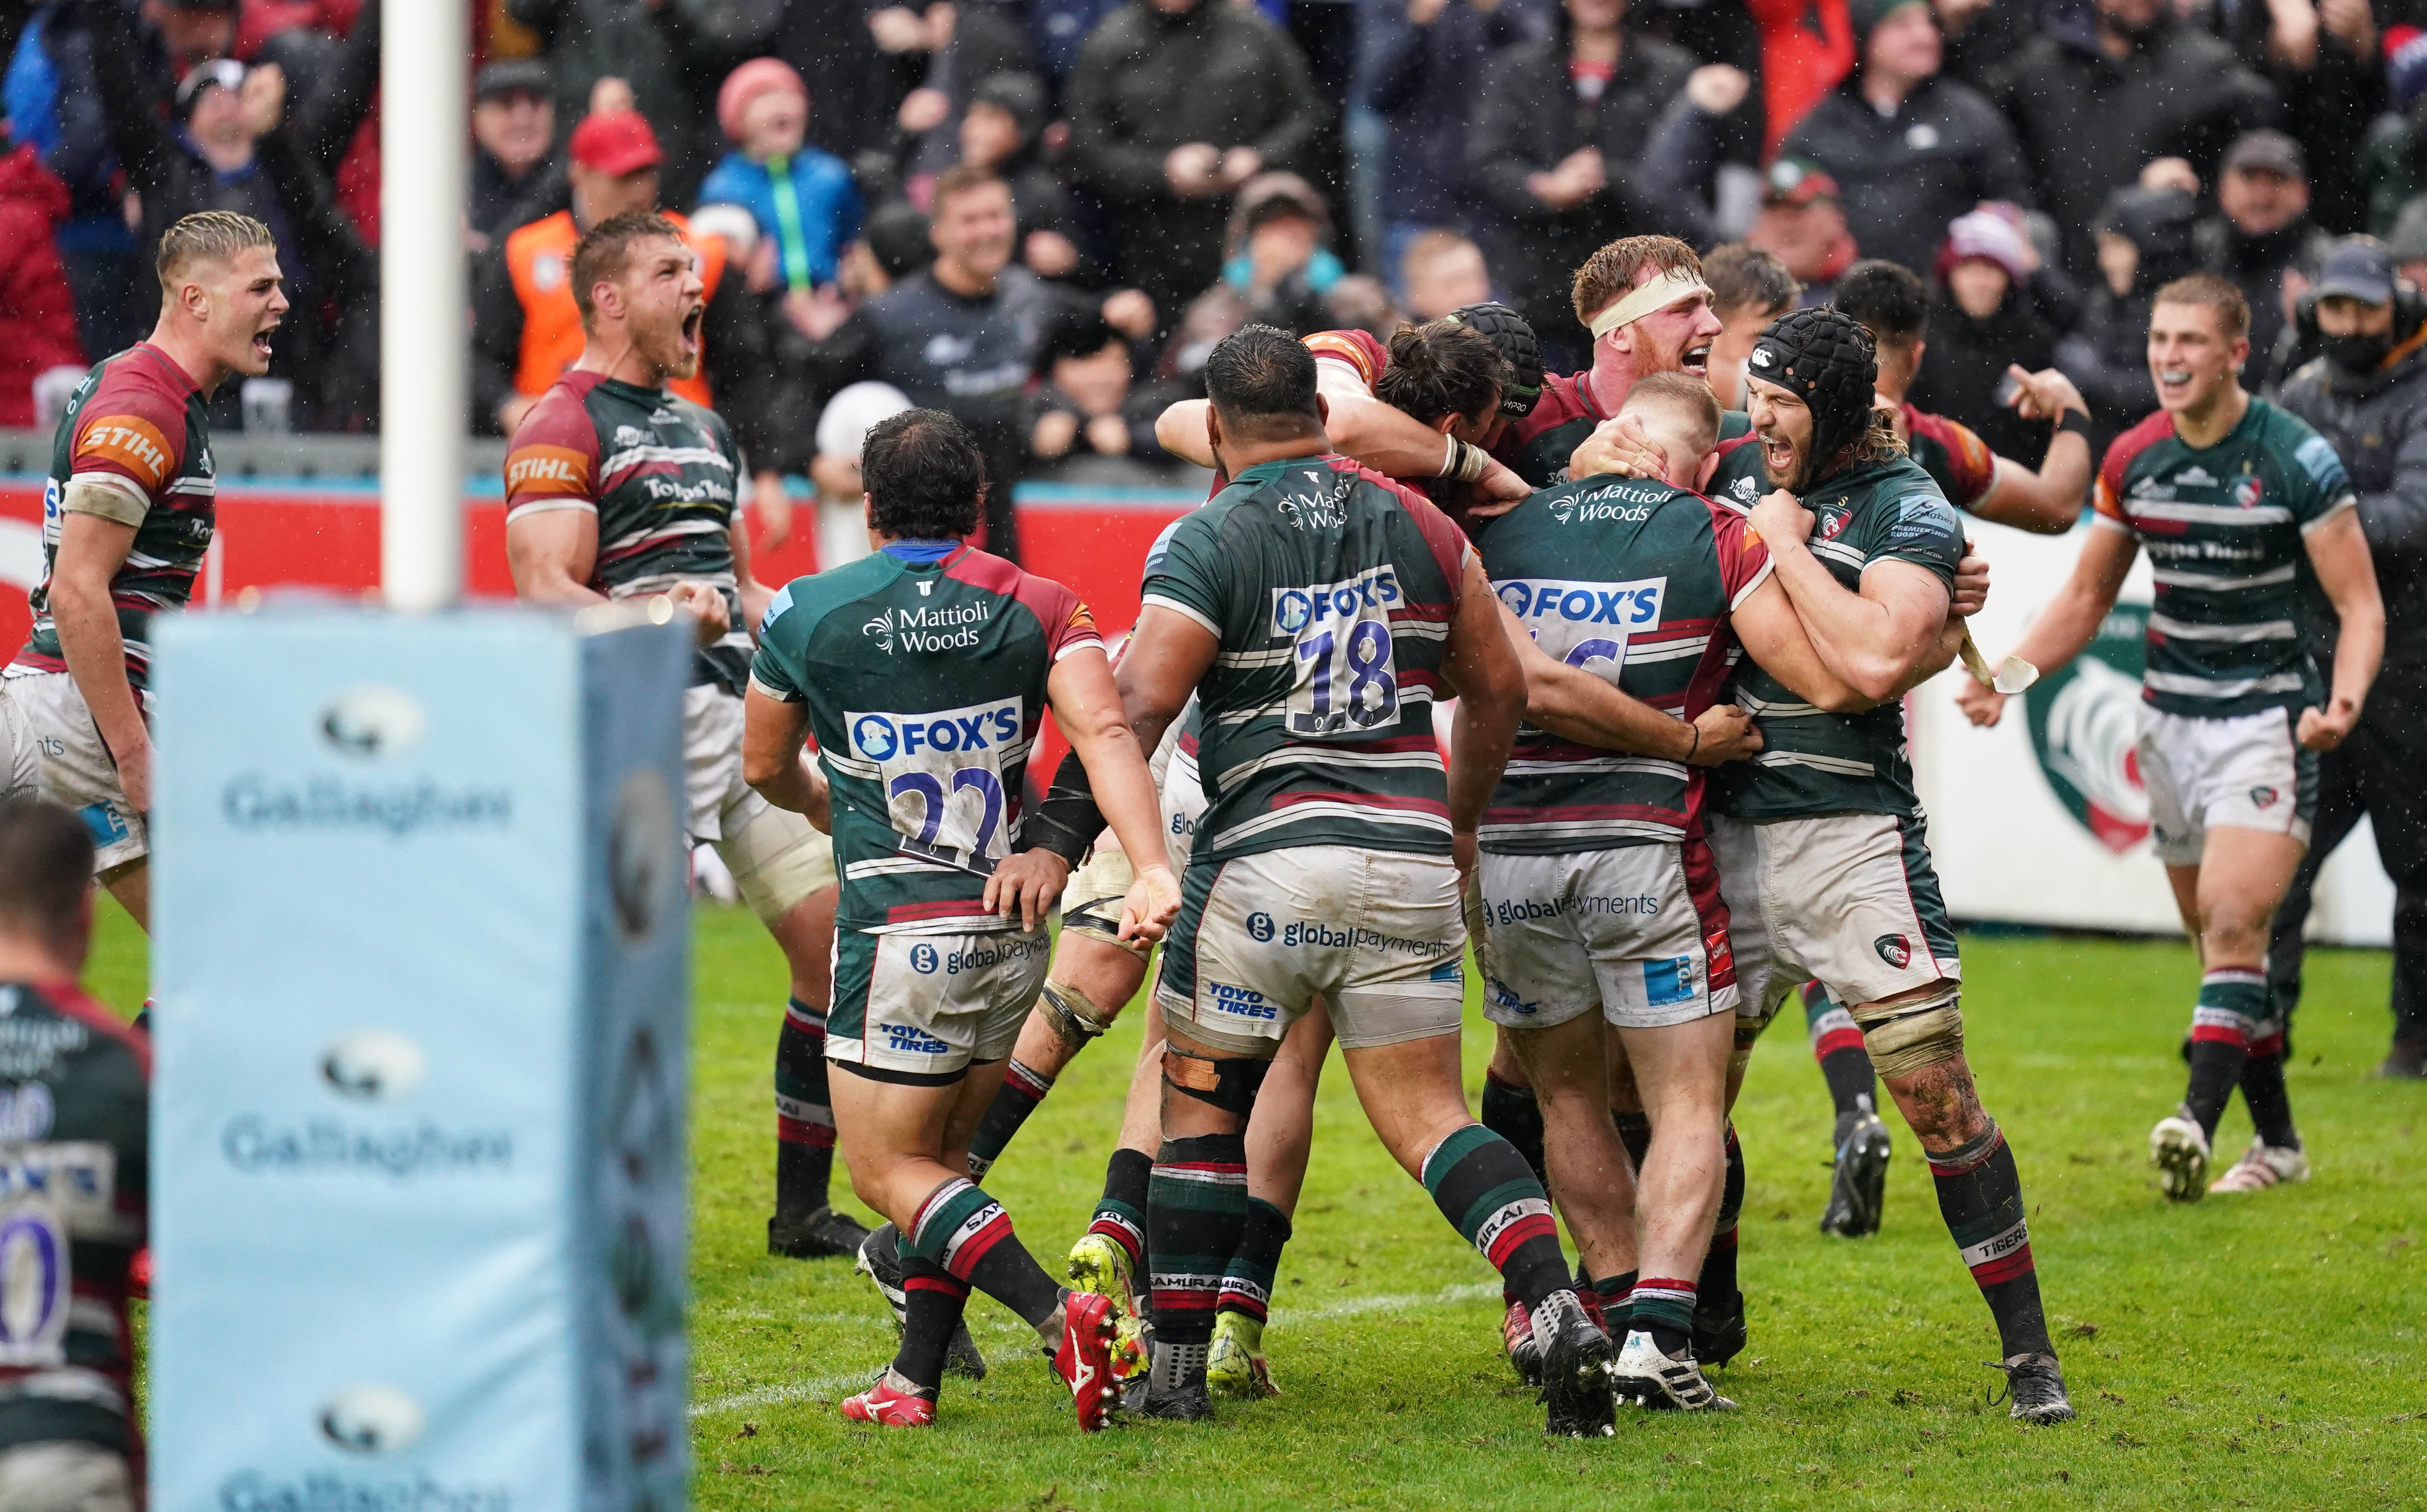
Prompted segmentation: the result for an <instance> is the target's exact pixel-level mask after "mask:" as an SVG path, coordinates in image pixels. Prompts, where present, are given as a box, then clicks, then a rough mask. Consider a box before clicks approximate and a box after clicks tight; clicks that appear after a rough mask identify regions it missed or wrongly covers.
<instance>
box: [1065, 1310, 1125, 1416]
mask: <svg viewBox="0 0 2427 1512" xmlns="http://www.w3.org/2000/svg"><path fill="white" fill-rule="evenodd" d="M1119 1337H1120V1334H1119V1330H1118V1329H1116V1328H1115V1327H1114V1326H1113V1304H1112V1299H1111V1298H1109V1297H1099V1296H1097V1295H1095V1294H1094V1293H1089V1292H1071V1293H1067V1294H1066V1295H1065V1296H1064V1297H1063V1299H1062V1347H1061V1348H1060V1349H1057V1350H1055V1351H1054V1352H1053V1374H1056V1375H1059V1376H1061V1377H1062V1384H1063V1385H1065V1386H1067V1387H1068V1388H1069V1389H1070V1406H1072V1407H1073V1408H1074V1409H1075V1410H1076V1411H1077V1413H1078V1415H1079V1431H1080V1432H1081V1433H1093V1432H1095V1431H1096V1430H1097V1429H1099V1428H1100V1427H1102V1426H1103V1425H1104V1424H1105V1423H1107V1422H1108V1421H1110V1420H1111V1418H1112V1415H1113V1407H1114V1406H1115V1405H1116V1403H1118V1402H1119V1400H1120V1395H1121V1387H1120V1380H1119V1377H1118V1376H1117V1375H1116V1374H1115V1373H1114V1370H1113V1351H1114V1347H1115V1345H1116V1343H1117V1342H1118V1341H1119Z"/></svg>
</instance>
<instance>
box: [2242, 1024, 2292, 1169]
mask: <svg viewBox="0 0 2427 1512" xmlns="http://www.w3.org/2000/svg"><path fill="white" fill-rule="evenodd" d="M2241 1100H2242V1103H2243V1105H2244V1106H2246V1107H2247V1108H2249V1110H2250V1122H2251V1123H2252V1125H2253V1126H2255V1127H2256V1130H2257V1131H2258V1137H2259V1138H2260V1139H2262V1140H2265V1141H2266V1142H2267V1144H2268V1145H2269V1146H2272V1147H2273V1148H2275V1149H2299V1148H2300V1147H2301V1132H2300V1130H2297V1129H2295V1128H2293V1127H2292V1093H2291V1090H2290V1089H2289V1088H2288V1087H2286V1086H2285V1085H2284V1036H2283V1035H2282V1034H2280V1033H2277V1034H2270V1035H2268V1036H2267V1037H2266V1038H2265V1039H2262V1040H2260V1041H2259V1042H2258V1043H2257V1044H2256V1045H2253V1046H2251V1047H2250V1059H2248V1060H2247V1061H2244V1062H2243V1063H2242V1064H2241Z"/></svg>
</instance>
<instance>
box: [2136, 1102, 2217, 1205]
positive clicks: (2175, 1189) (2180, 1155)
mask: <svg viewBox="0 0 2427 1512" xmlns="http://www.w3.org/2000/svg"><path fill="white" fill-rule="evenodd" d="M2207 1159H2208V1153H2207V1135H2206V1134H2204V1133H2201V1132H2200V1126H2199V1123H2198V1120H2196V1119H2194V1118H2192V1117H2191V1112H2190V1110H2188V1109H2183V1108H2177V1109H2175V1111H2174V1112H2173V1113H2171V1114H2167V1115H2166V1116H2165V1117H2163V1118H2160V1119H2158V1127H2157V1128H2155V1129H2152V1130H2149V1163H2150V1164H2152V1165H2154V1166H2156V1167H2157V1168H2158V1185H2159V1186H2161V1187H2163V1188H2164V1189H2165V1193H2166V1197H2167V1199H2168V1200H2169V1201H2173V1202H2197V1201H2198V1200H2199V1199H2200V1198H2201V1197H2203V1196H2206V1195H2207Z"/></svg>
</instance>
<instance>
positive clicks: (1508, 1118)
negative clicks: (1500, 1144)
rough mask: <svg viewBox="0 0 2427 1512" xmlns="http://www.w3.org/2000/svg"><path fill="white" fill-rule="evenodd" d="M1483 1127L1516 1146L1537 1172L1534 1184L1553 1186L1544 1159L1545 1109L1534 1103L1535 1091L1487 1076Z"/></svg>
mask: <svg viewBox="0 0 2427 1512" xmlns="http://www.w3.org/2000/svg"><path fill="white" fill-rule="evenodd" d="M1483 1127H1484V1128H1486V1129H1489V1130H1491V1131H1492V1132H1493V1133H1495V1134H1498V1135H1499V1136H1500V1137H1501V1138H1503V1139H1505V1140H1507V1141H1508V1143H1510V1144H1511V1145H1514V1146H1517V1153H1518V1154H1520V1155H1523V1157H1525V1163H1526V1164H1528V1165H1530V1166H1532V1167H1533V1168H1534V1179H1535V1180H1537V1181H1539V1182H1540V1183H1541V1184H1542V1185H1544V1186H1546V1187H1547V1186H1549V1185H1550V1184H1551V1168H1550V1166H1549V1165H1547V1164H1545V1163H1544V1162H1543V1157H1542V1105H1541V1104H1540V1103H1539V1102H1536V1101H1535V1100H1534V1089H1533V1088H1532V1087H1521V1086H1515V1085H1512V1084H1510V1083H1508V1082H1507V1081H1501V1080H1500V1079H1499V1078H1498V1077H1496V1076H1493V1075H1492V1074H1491V1073H1490V1072H1489V1071H1486V1072H1484V1073H1483Z"/></svg>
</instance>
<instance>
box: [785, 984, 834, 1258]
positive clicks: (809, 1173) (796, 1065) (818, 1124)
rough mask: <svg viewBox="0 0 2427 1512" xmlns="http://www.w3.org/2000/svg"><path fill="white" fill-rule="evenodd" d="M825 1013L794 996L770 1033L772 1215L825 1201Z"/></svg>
mask: <svg viewBox="0 0 2427 1512" xmlns="http://www.w3.org/2000/svg"><path fill="white" fill-rule="evenodd" d="M827 1096H828V1094H827V1092H826V1011H825V1010H824V1009H823V1008H812V1007H810V1006H809V1005H808V1004H807V1003H805V1002H803V1001H802V1000H800V999H798V998H794V999H792V1000H790V1001H789V1002H787V1003H785V1004H784V1027H783V1028H782V1029H780V1030H778V1031H777V1032H776V1034H775V1213H776V1216H778V1217H792V1216H797V1215H800V1214H803V1213H810V1212H815V1211H818V1210H819V1209H820V1208H823V1207H824V1206H825V1205H826V1186H827V1183H828V1182H829V1181H831V1180H832V1179H833V1177H834V1146H835V1122H834V1110H833V1109H832V1108H831V1107H829V1106H827V1102H826V1099H827Z"/></svg>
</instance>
